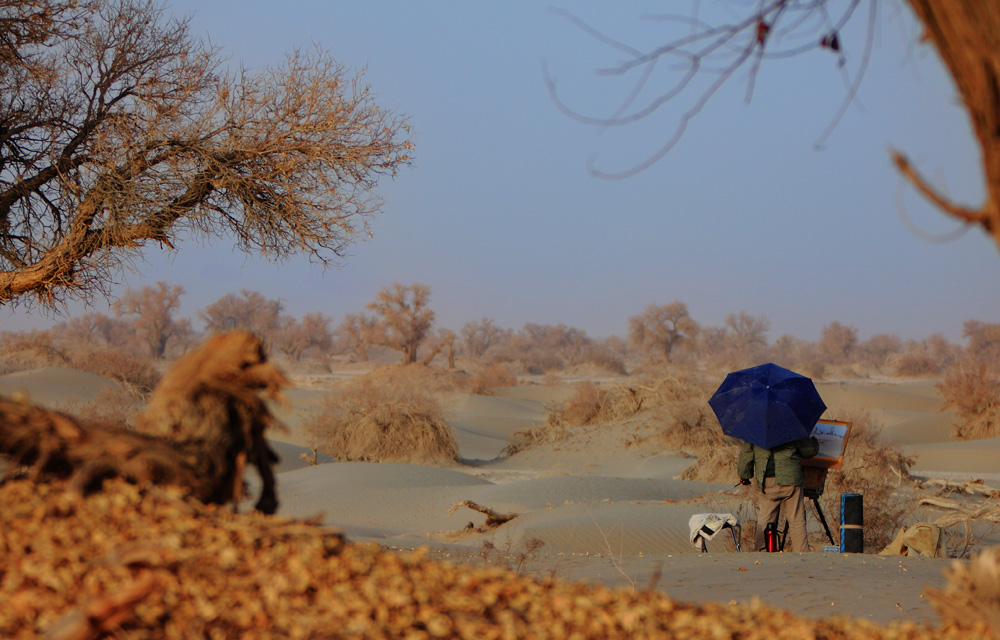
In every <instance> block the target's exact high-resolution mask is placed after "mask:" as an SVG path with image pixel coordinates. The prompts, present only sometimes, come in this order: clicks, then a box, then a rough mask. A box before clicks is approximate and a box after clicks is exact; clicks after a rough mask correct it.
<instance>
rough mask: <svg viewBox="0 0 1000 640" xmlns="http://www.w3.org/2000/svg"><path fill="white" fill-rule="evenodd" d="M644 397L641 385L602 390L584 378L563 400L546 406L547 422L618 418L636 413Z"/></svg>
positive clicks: (581, 423) (584, 422) (582, 422)
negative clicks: (567, 397) (568, 396)
mask: <svg viewBox="0 0 1000 640" xmlns="http://www.w3.org/2000/svg"><path fill="white" fill-rule="evenodd" d="M646 400H647V394H646V393H645V392H644V390H643V389H642V388H639V387H629V386H624V385H615V386H613V387H609V388H607V389H602V388H600V387H599V386H597V385H596V384H594V383H593V382H591V381H589V380H587V381H585V382H581V383H580V384H578V385H576V387H575V390H574V392H573V395H572V396H570V398H569V400H567V401H566V402H560V403H556V404H553V405H549V406H547V407H546V408H547V409H548V413H547V414H546V416H545V419H546V422H549V423H553V424H561V425H567V426H579V427H582V426H586V425H588V424H597V423H600V422H612V421H615V420H621V419H623V418H628V417H630V416H633V415H635V414H636V413H638V412H639V411H640V410H641V409H642V408H643V405H644V404H645V402H646Z"/></svg>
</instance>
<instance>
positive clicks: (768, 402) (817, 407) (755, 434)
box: [708, 363, 826, 449]
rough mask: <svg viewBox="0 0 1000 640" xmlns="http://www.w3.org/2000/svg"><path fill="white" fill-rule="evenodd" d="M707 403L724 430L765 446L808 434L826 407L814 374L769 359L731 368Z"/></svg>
mask: <svg viewBox="0 0 1000 640" xmlns="http://www.w3.org/2000/svg"><path fill="white" fill-rule="evenodd" d="M708 404H709V405H710V406H711V407H712V410H713V411H715V415H716V416H717V417H718V418H719V424H721V425H722V432H723V433H725V434H726V435H728V436H732V437H734V438H738V439H740V440H744V441H746V442H749V443H751V444H755V445H757V446H759V447H764V448H765V449H771V448H773V447H776V446H778V445H781V444H785V443H786V442H791V441H793V440H800V439H802V438H808V437H809V434H810V433H812V428H813V427H814V426H816V421H817V420H819V417H820V416H821V415H823V412H824V411H826V405H825V404H823V399H822V398H820V397H819V392H818V391H816V385H814V384H813V381H812V380H810V379H809V378H807V377H805V376H803V375H800V374H798V373H795V372H794V371H789V370H788V369H783V368H782V367H779V366H778V365H776V364H770V363H768V364H762V365H759V366H756V367H751V368H750V369H743V370H742V371H734V372H732V373H730V374H729V375H727V376H726V379H725V380H723V381H722V385H720V386H719V389H718V391H716V392H715V394H714V395H713V396H712V398H711V399H710V400H709V401H708Z"/></svg>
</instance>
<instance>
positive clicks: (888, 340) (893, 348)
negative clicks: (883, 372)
mask: <svg viewBox="0 0 1000 640" xmlns="http://www.w3.org/2000/svg"><path fill="white" fill-rule="evenodd" d="M858 348H859V350H860V351H861V357H862V359H863V360H864V361H865V362H867V363H869V364H872V365H875V366H876V367H878V368H879V369H883V368H884V367H885V365H886V364H887V363H888V362H889V359H890V357H892V356H894V355H898V354H899V353H900V352H901V351H902V349H903V340H902V338H900V337H899V336H897V335H894V334H889V333H877V334H875V335H873V336H872V337H870V338H868V339H867V340H865V341H864V342H862V343H861V344H860V345H858Z"/></svg>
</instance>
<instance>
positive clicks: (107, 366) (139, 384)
mask: <svg viewBox="0 0 1000 640" xmlns="http://www.w3.org/2000/svg"><path fill="white" fill-rule="evenodd" d="M70 366H72V367H73V368H74V369H79V370H80V371H88V372H90V373H95V374H97V375H99V376H104V377H105V378H110V379H112V380H117V381H119V382H121V383H123V384H126V385H128V386H129V387H132V388H133V389H135V390H136V391H138V392H140V393H144V394H146V393H150V392H151V391H152V390H153V389H155V388H156V385H157V384H159V382H160V378H161V376H160V372H159V371H157V370H156V368H155V367H153V363H152V361H150V360H149V359H148V358H136V357H135V356H130V355H128V354H127V353H123V352H121V351H116V350H114V349H97V350H94V351H87V352H79V353H73V354H71V355H70Z"/></svg>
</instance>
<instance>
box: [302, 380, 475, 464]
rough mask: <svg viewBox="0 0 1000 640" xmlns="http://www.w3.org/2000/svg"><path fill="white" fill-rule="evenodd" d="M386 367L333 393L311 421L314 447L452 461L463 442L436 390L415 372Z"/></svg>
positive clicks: (343, 453)
mask: <svg viewBox="0 0 1000 640" xmlns="http://www.w3.org/2000/svg"><path fill="white" fill-rule="evenodd" d="M414 368H421V369H424V368H425V367H422V365H410V366H407V367H394V368H386V369H385V370H379V371H376V372H375V373H374V374H368V375H364V376H359V377H358V379H356V380H353V381H351V382H350V383H349V384H347V385H345V387H344V388H342V389H340V390H338V391H335V392H333V393H332V394H330V395H329V396H328V397H327V398H326V401H325V403H324V406H323V408H322V409H321V410H320V411H319V413H317V414H316V415H315V416H313V417H312V418H311V419H310V420H309V421H308V422H307V424H306V428H307V429H308V431H309V432H310V434H311V435H312V438H313V446H315V447H316V448H317V449H319V450H320V451H322V452H323V453H327V454H329V455H331V456H333V457H334V458H337V459H338V460H345V461H359V462H410V463H427V464H447V463H450V462H454V461H456V460H457V459H458V444H457V443H456V442H455V436H454V435H453V434H452V431H451V427H450V426H448V423H447V422H445V420H444V414H443V409H442V407H441V403H440V401H438V399H437V398H436V396H435V394H434V393H433V392H432V391H431V390H429V389H428V388H427V385H426V383H425V381H423V380H422V377H421V376H420V375H414V373H413V371H415V370H416V369H414Z"/></svg>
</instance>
